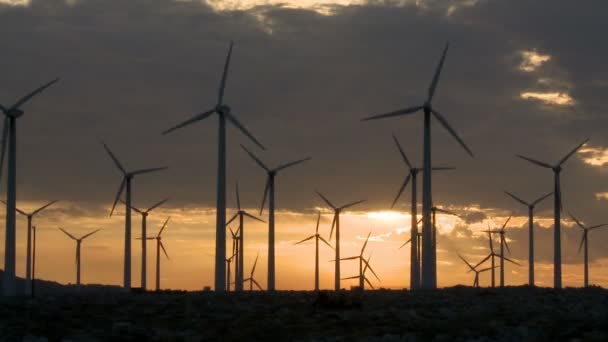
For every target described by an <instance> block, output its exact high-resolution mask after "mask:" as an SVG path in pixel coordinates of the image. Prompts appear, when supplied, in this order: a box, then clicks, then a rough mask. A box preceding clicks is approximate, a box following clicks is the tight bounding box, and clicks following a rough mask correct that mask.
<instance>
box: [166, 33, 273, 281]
mask: <svg viewBox="0 0 608 342" xmlns="http://www.w3.org/2000/svg"><path fill="white" fill-rule="evenodd" d="M232 45H233V43H232V42H230V48H229V49H228V56H227V57H226V63H225V64H224V72H223V74H222V80H221V82H220V88H219V96H218V100H217V104H216V105H215V107H214V108H212V109H210V110H208V111H206V112H203V113H200V114H197V115H195V116H194V117H192V118H191V119H188V120H186V121H184V122H182V123H181V124H179V125H177V126H174V127H172V128H170V129H168V130H166V131H164V132H163V134H167V133H169V132H172V131H174V130H176V129H179V128H182V127H185V126H188V125H190V124H192V123H195V122H197V121H201V120H203V119H206V118H207V117H209V116H210V115H211V114H213V113H216V114H217V115H218V119H219V134H218V140H219V141H218V153H217V154H218V167H217V170H218V171H217V204H216V209H217V215H216V222H215V291H217V292H220V291H225V290H226V284H224V281H225V280H226V266H225V265H224V262H225V260H226V225H225V224H226V119H228V121H230V122H231V123H232V124H233V125H234V126H235V127H236V128H238V129H239V130H240V131H241V132H243V134H245V135H246V136H247V137H248V138H249V139H251V140H252V141H253V142H254V143H255V144H256V145H258V146H259V147H260V148H261V149H265V148H264V146H262V144H260V142H259V141H258V140H257V139H256V138H254V136H253V135H252V134H251V133H249V131H248V130H247V129H246V128H245V127H244V126H243V125H242V124H241V123H240V122H239V121H238V120H237V118H236V117H235V116H234V115H233V114H232V111H231V109H230V107H229V106H228V105H226V104H224V89H225V88H226V78H227V76H228V67H229V65H230V56H231V55H232ZM237 284H238V283H237Z"/></svg>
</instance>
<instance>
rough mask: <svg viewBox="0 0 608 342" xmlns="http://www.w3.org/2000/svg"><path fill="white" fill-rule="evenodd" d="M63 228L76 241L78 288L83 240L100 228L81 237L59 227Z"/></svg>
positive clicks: (78, 284) (77, 284)
mask: <svg viewBox="0 0 608 342" xmlns="http://www.w3.org/2000/svg"><path fill="white" fill-rule="evenodd" d="M59 229H61V231H62V232H64V233H65V235H67V236H68V237H69V238H71V239H72V240H74V241H76V286H77V287H78V288H80V245H81V244H82V241H83V240H84V239H86V238H88V237H89V236H91V235H93V234H95V233H97V232H98V231H99V229H97V230H94V231H92V232H90V233H88V234H86V235H84V236H83V237H81V238H80V239H78V238H76V237H74V235H72V234H70V233H68V232H67V231H65V230H64V229H63V228H59Z"/></svg>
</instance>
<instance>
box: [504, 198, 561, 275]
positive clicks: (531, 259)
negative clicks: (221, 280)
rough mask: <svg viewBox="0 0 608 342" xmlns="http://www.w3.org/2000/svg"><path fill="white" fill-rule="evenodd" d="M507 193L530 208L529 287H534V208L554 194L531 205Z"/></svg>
mask: <svg viewBox="0 0 608 342" xmlns="http://www.w3.org/2000/svg"><path fill="white" fill-rule="evenodd" d="M505 193H506V194H507V195H508V196H510V197H511V198H513V199H514V200H516V201H517V202H519V203H521V204H523V205H525V206H526V207H528V285H530V286H534V208H535V207H536V205H537V204H538V203H540V202H541V201H542V200H544V199H545V198H547V197H549V196H551V195H552V194H553V192H550V193H548V194H546V195H544V196H542V197H539V198H538V199H537V200H535V201H534V202H531V203H528V202H526V201H524V200H522V199H521V198H519V197H517V196H515V195H514V194H512V193H510V192H508V191H505Z"/></svg>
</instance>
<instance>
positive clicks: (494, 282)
mask: <svg viewBox="0 0 608 342" xmlns="http://www.w3.org/2000/svg"><path fill="white" fill-rule="evenodd" d="M485 233H488V241H489V243H490V254H488V256H486V257H485V258H483V259H482V260H481V261H480V262H478V263H477V264H476V265H475V266H474V267H475V268H477V267H479V265H481V264H483V263H484V262H486V261H487V260H488V259H490V261H491V267H490V269H491V270H492V287H493V288H494V287H495V286H496V285H495V284H496V276H495V275H494V269H495V266H494V257H499V258H500V255H498V254H496V253H495V252H494V244H493V241H492V229H491V228H490V224H489V223H488V230H487V231H485ZM503 257H504V260H507V261H508V262H510V263H513V264H515V265H519V264H518V263H516V262H515V261H513V260H511V259H509V258H507V257H505V256H504V255H503Z"/></svg>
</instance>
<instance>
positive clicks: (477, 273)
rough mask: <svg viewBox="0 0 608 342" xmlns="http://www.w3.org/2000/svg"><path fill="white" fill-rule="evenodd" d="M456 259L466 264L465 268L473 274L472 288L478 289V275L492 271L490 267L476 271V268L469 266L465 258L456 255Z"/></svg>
mask: <svg viewBox="0 0 608 342" xmlns="http://www.w3.org/2000/svg"><path fill="white" fill-rule="evenodd" d="M458 257H459V258H460V259H462V261H464V263H465V264H467V266H469V272H471V271H473V272H475V280H473V287H475V288H479V273H483V272H486V271H489V270H491V269H492V267H486V268H483V269H481V270H478V269H477V267H475V266H473V265H471V264H470V263H469V262H468V261H467V260H466V259H465V258H463V257H462V255H460V254H458Z"/></svg>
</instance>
